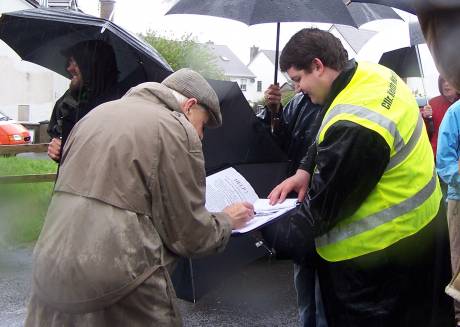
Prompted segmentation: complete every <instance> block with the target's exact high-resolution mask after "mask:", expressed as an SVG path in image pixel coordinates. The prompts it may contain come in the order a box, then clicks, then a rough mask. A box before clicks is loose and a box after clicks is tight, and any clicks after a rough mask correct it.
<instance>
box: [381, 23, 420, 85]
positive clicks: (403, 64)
mask: <svg viewBox="0 0 460 327" xmlns="http://www.w3.org/2000/svg"><path fill="white" fill-rule="evenodd" d="M408 29H409V44H410V46H408V47H404V48H400V49H396V50H393V51H388V52H385V53H384V54H383V55H382V57H381V58H380V60H379V64H381V65H383V66H386V67H388V68H390V69H392V70H393V71H394V72H395V73H396V74H398V75H399V76H400V77H423V69H422V63H421V59H420V53H419V49H418V45H419V44H422V43H425V39H424V37H423V34H422V29H421V28H420V24H419V23H418V22H410V23H409V24H408Z"/></svg>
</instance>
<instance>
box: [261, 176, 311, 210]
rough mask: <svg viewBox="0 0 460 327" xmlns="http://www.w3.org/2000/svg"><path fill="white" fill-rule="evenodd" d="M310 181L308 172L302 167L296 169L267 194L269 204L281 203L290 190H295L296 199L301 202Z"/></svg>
mask: <svg viewBox="0 0 460 327" xmlns="http://www.w3.org/2000/svg"><path fill="white" fill-rule="evenodd" d="M309 183H310V174H309V173H308V172H306V171H305V170H302V169H297V172H296V173H295V175H293V176H291V177H289V178H287V179H285V180H284V181H282V182H281V183H280V184H278V185H277V186H276V187H275V188H274V189H273V190H272V191H271V192H270V194H269V195H268V199H269V200H270V201H269V203H270V204H271V205H273V204H277V203H282V202H283V201H284V200H286V196H287V195H288V194H289V193H290V192H292V191H295V192H297V200H298V201H299V202H302V201H303V199H304V198H305V195H306V194H307V190H308V184H309Z"/></svg>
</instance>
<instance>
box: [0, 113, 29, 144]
mask: <svg viewBox="0 0 460 327" xmlns="http://www.w3.org/2000/svg"><path fill="white" fill-rule="evenodd" d="M30 141H31V138H30V133H29V131H28V130H27V128H25V127H24V126H22V125H21V124H18V123H17V122H16V121H14V120H11V119H10V118H9V117H7V116H5V115H2V114H0V145H14V144H27V143H30Z"/></svg>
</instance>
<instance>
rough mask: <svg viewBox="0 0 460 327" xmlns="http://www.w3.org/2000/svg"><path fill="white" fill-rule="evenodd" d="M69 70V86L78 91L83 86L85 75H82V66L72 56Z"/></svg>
mask: <svg viewBox="0 0 460 327" xmlns="http://www.w3.org/2000/svg"><path fill="white" fill-rule="evenodd" d="M67 71H68V72H69V74H70V76H71V79H70V85H69V88H70V89H71V90H73V91H78V90H79V89H81V87H82V86H83V77H82V76H81V72H80V67H78V64H77V62H76V61H75V59H74V57H70V59H69V63H68V66H67Z"/></svg>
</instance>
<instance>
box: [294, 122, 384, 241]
mask: <svg viewBox="0 0 460 327" xmlns="http://www.w3.org/2000/svg"><path fill="white" fill-rule="evenodd" d="M316 149H317V155H316V159H315V164H316V167H315V169H314V174H313V176H312V180H311V186H310V191H309V194H308V197H307V199H306V200H305V201H304V202H303V203H302V205H301V207H300V208H299V210H298V213H297V214H298V215H301V216H303V217H304V218H306V219H307V221H308V223H309V225H310V226H311V227H312V232H313V234H314V235H315V236H318V235H321V234H324V233H325V232H327V231H328V230H330V229H331V228H332V227H333V226H334V225H335V224H336V223H337V222H338V221H340V220H341V219H343V218H344V217H347V216H349V215H351V214H352V213H353V212H354V211H356V209H357V208H358V207H359V206H360V205H361V204H362V203H363V202H364V200H365V199H366V197H367V196H368V195H369V193H370V192H371V191H372V189H373V188H374V187H375V185H377V183H378V181H379V180H380V178H381V177H382V175H383V173H384V171H385V167H386V166H387V164H388V162H389V160H390V148H389V146H388V145H387V143H386V142H385V140H384V139H383V137H382V136H380V135H379V134H378V133H376V132H375V131H372V130H370V129H367V128H365V127H362V126H360V125H358V124H355V123H353V122H349V121H340V122H337V123H335V124H334V125H332V126H331V127H330V128H329V129H328V131H327V132H326V135H325V137H324V140H323V142H321V144H319V145H317V148H316Z"/></svg>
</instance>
